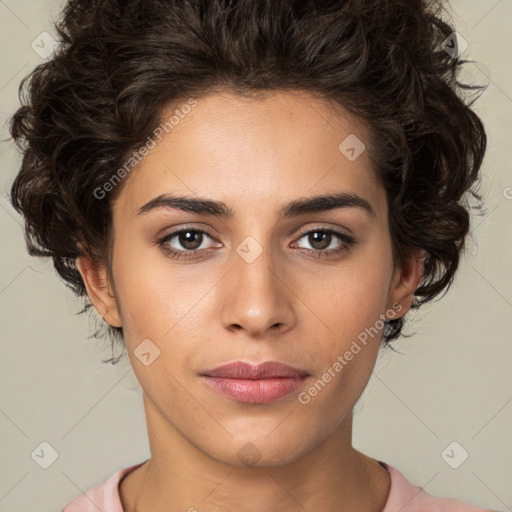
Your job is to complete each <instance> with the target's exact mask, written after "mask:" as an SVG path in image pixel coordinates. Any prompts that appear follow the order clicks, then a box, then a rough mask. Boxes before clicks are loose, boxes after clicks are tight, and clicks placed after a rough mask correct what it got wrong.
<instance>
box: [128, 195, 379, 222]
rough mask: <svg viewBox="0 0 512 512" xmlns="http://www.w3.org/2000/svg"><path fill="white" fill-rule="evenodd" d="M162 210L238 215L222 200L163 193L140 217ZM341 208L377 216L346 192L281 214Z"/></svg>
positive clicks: (293, 205) (305, 201)
mask: <svg viewBox="0 0 512 512" xmlns="http://www.w3.org/2000/svg"><path fill="white" fill-rule="evenodd" d="M159 208H170V209H178V210H182V211H184V212H191V213H199V214H204V215H212V216H214V217H219V218H232V217H234V215H235V212H234V211H233V210H232V209H231V208H229V207H228V206H227V205H226V204H225V203H223V202H222V201H214V200H211V199H203V198H196V197H188V196H177V195H169V194H161V195H159V196H158V197H155V198H154V199H151V200H150V201H148V202H147V203H145V204H144V205H142V206H141V207H140V208H139V209H138V211H137V215H143V214H146V213H148V212H150V211H152V210H155V209H159ZM338 208H359V209H361V210H362V211H364V212H366V213H367V214H368V215H370V216H372V217H377V215H376V214H375V211H374V210H373V208H372V206H371V204H370V203H369V202H368V201H366V199H363V198H362V197H360V196H358V195H356V194H350V193H346V192H342V193H339V194H330V195H326V196H325V195H322V196H313V197H305V198H300V199H296V200H294V201H291V202H289V203H287V204H286V205H284V206H283V207H282V208H281V209H280V210H279V211H278V214H279V216H280V217H282V218H291V217H297V216H299V215H303V214H305V213H314V212H322V211H328V210H335V209H338Z"/></svg>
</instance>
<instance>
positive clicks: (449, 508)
mask: <svg viewBox="0 0 512 512" xmlns="http://www.w3.org/2000/svg"><path fill="white" fill-rule="evenodd" d="M378 462H380V464H381V465H382V466H384V467H385V468H386V469H387V470H388V471H389V474H390V477H391V488H390V490H389V495H388V500H387V502H386V505H385V507H384V510H383V511H382V512H399V511H400V512H426V511H428V512H498V511H492V510H491V509H488V508H480V507H477V506H475V505H471V504H469V503H466V502H465V501H460V500H457V499H454V498H439V497H436V496H432V495H430V494H428V493H427V492H426V491H424V490H423V488H422V487H419V486H416V485H411V484H410V483H409V482H408V481H407V479H406V478H405V476H404V475H403V474H402V473H400V471H398V469H396V468H394V467H393V466H391V465H389V464H387V463H385V462H381V461H378Z"/></svg>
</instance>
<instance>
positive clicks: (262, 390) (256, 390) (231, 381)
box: [200, 361, 309, 404]
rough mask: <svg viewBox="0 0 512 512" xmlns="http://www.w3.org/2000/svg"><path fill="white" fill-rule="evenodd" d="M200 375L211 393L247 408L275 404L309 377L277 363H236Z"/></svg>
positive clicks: (305, 373) (306, 373)
mask: <svg viewBox="0 0 512 512" xmlns="http://www.w3.org/2000/svg"><path fill="white" fill-rule="evenodd" d="M200 375H201V377H203V379H204V382H205V384H206V385H207V386H208V387H209V388H210V389H212V390H214V391H215V392H217V393H220V394H221V395H224V396H225V397H227V398H229V399H231V400H235V401H237V402H243V403H246V404H265V403H269V402H275V401H276V400H279V399H280V398H282V397H284V396H286V395H288V394H290V393H292V392H293V391H295V390H296V389H297V388H299V387H301V386H303V385H304V382H305V381H306V380H307V378H308V377H309V373H308V372H306V371H304V370H301V369H299V368H294V367H293V366H290V365H287V364H285V363H281V362H278V361H265V362H264V363H261V364H257V365H252V364H250V363H246V362H244V361H235V362H233V363H228V364H225V365H222V366H218V367H217V368H213V369H211V370H206V371H205V372H203V373H202V374H200Z"/></svg>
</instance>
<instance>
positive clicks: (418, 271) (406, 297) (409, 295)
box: [388, 249, 425, 316]
mask: <svg viewBox="0 0 512 512" xmlns="http://www.w3.org/2000/svg"><path fill="white" fill-rule="evenodd" d="M424 261H425V250H424V249H418V251H416V252H415V253H414V254H413V255H411V256H410V257H409V258H408V260H407V262H406V265H405V267H404V268H399V267H398V266H397V267H396V268H395V271H394V273H393V278H392V282H391V288H390V291H389V295H388V308H390V307H391V306H392V305H393V304H396V303H398V304H400V305H401V306H402V307H401V309H400V312H401V314H400V315H399V316H403V315H405V313H407V311H409V309H410V307H411V304H412V302H413V300H414V292H415V290H416V288H417V287H418V285H419V284H420V281H421V278H422V276H423V263H424Z"/></svg>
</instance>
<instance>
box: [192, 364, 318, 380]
mask: <svg viewBox="0 0 512 512" xmlns="http://www.w3.org/2000/svg"><path fill="white" fill-rule="evenodd" d="M201 375H205V376H208V377H226V378H231V379H270V378H275V377H292V378H300V377H305V376H307V375H309V374H308V372H306V371H304V370H300V369H299V368H295V367H293V366H290V365H288V364H285V363H281V362H279V361H265V362H263V363H260V364H255V365H254V364H251V363H246V362H244V361H234V362H232V363H227V364H223V365H222V366H217V367H216V368H212V369H211V370H206V371H204V372H203V373H202V374H201Z"/></svg>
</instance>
